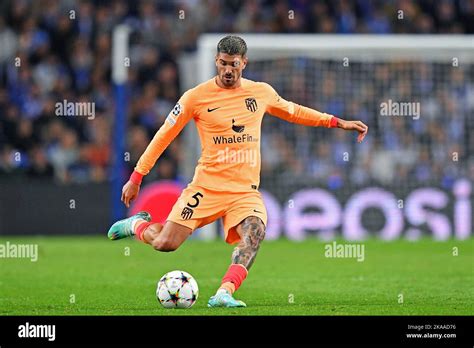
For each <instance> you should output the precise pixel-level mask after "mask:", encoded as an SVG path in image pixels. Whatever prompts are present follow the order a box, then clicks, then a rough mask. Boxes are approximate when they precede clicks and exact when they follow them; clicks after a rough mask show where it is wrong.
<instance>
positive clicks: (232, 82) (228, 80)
mask: <svg viewBox="0 0 474 348" xmlns="http://www.w3.org/2000/svg"><path fill="white" fill-rule="evenodd" d="M236 81H237V77H236V76H234V75H232V76H230V78H228V76H226V75H225V74H224V75H222V76H221V82H222V84H223V85H224V86H226V87H232V86H233V85H235V83H236Z"/></svg>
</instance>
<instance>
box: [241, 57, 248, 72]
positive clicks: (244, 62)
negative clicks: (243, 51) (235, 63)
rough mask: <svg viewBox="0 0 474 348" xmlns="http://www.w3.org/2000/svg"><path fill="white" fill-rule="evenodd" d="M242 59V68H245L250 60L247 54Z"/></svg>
mask: <svg viewBox="0 0 474 348" xmlns="http://www.w3.org/2000/svg"><path fill="white" fill-rule="evenodd" d="M242 61H243V64H242V70H244V69H245V67H246V66H247V63H248V61H249V60H248V58H247V56H244V57H242Z"/></svg>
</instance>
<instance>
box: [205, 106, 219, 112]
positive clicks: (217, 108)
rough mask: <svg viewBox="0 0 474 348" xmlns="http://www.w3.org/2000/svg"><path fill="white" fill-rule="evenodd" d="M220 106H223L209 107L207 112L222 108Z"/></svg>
mask: <svg viewBox="0 0 474 348" xmlns="http://www.w3.org/2000/svg"><path fill="white" fill-rule="evenodd" d="M220 108H221V107H220V106H219V107H217V108H214V109H209V108H207V112H213V111H214V110H217V109H220Z"/></svg>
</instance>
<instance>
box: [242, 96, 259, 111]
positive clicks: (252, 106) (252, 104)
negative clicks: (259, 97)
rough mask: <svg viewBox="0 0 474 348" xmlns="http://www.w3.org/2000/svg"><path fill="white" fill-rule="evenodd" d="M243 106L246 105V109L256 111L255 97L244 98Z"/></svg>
mask: <svg viewBox="0 0 474 348" xmlns="http://www.w3.org/2000/svg"><path fill="white" fill-rule="evenodd" d="M245 106H246V107H247V109H248V110H250V111H252V112H255V111H257V108H258V107H257V101H256V100H255V98H247V99H245Z"/></svg>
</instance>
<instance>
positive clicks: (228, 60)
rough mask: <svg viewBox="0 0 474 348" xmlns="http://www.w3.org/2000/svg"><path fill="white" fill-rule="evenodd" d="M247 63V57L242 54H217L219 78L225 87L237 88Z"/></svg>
mask: <svg viewBox="0 0 474 348" xmlns="http://www.w3.org/2000/svg"><path fill="white" fill-rule="evenodd" d="M246 65H247V58H246V57H242V56H241V55H233V56H231V55H228V54H227V53H219V54H218V55H217V56H216V67H217V75H218V78H219V80H220V82H221V84H222V86H224V87H225V88H235V87H238V86H239V85H240V77H241V76H242V70H244V69H245V66H246Z"/></svg>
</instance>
